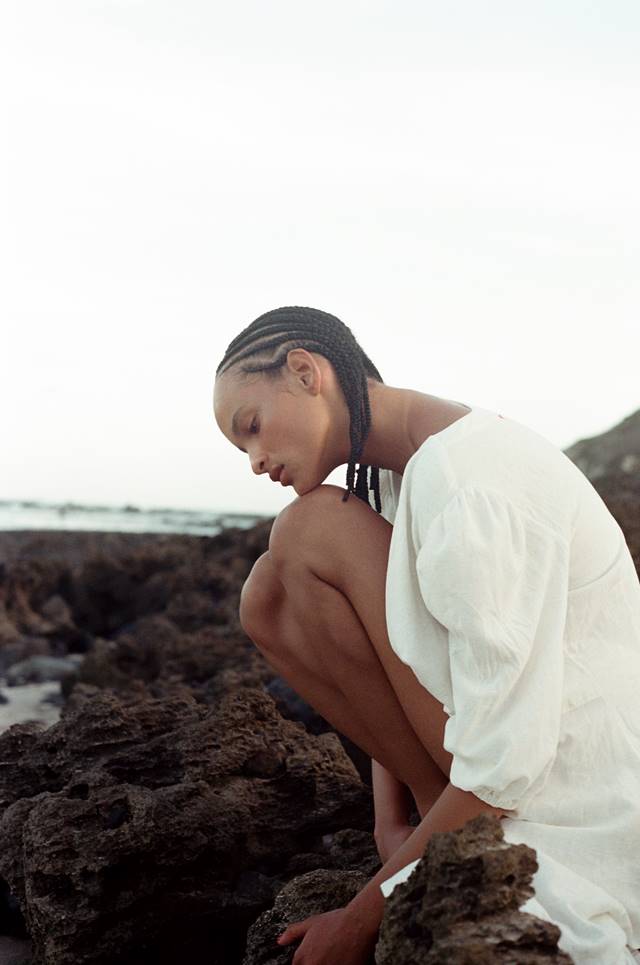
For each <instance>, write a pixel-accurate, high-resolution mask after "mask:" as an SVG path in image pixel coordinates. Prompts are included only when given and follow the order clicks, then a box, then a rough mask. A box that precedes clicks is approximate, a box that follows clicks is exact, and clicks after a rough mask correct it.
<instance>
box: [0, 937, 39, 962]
mask: <svg viewBox="0 0 640 965" xmlns="http://www.w3.org/2000/svg"><path fill="white" fill-rule="evenodd" d="M33 963H34V959H33V954H32V951H31V942H30V941H28V939H24V938H11V937H9V936H6V935H0V965H33Z"/></svg>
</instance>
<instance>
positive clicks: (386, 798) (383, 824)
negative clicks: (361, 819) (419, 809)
mask: <svg viewBox="0 0 640 965" xmlns="http://www.w3.org/2000/svg"><path fill="white" fill-rule="evenodd" d="M371 781H372V784H373V804H374V811H375V830H376V832H379V831H382V830H384V829H385V828H389V827H393V826H397V825H403V824H408V823H409V813H410V810H411V801H412V795H411V791H410V790H409V788H408V787H407V785H406V784H403V783H402V781H399V780H398V778H397V777H394V775H393V774H391V773H390V772H389V771H388V770H387V769H386V768H384V767H383V766H382V764H380V763H378V761H376V760H374V759H373V758H372V759H371Z"/></svg>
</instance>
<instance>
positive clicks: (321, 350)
mask: <svg viewBox="0 0 640 965" xmlns="http://www.w3.org/2000/svg"><path fill="white" fill-rule="evenodd" d="M294 348H304V349H307V351H309V352H317V353H318V354H319V355H323V356H324V357H325V358H326V359H328V360H329V361H330V362H331V364H332V365H333V367H334V369H335V372H336V376H337V378H338V381H339V383H340V387H341V389H342V392H343V394H344V397H345V400H346V403H347V406H348V409H349V415H350V423H349V437H350V440H351V453H350V456H349V463H348V467H347V488H346V490H345V493H344V495H343V497H342V501H343V502H346V501H347V499H348V498H349V495H350V493H355V495H356V496H358V497H359V498H360V499H362V500H364V502H365V503H367V504H368V503H369V491H370V490H371V491H373V494H374V499H375V506H376V510H377V511H378V512H380V511H381V503H380V481H379V473H378V467H377V466H372V467H371V479H370V481H369V479H368V471H369V466H366V465H364V464H362V463H360V465H359V466H358V472H357V480H356V481H355V483H354V479H355V478H356V463H357V462H359V459H360V456H361V455H362V450H363V448H364V444H365V441H366V439H367V436H368V434H369V430H370V428H371V409H370V406H369V391H368V388H367V376H370V377H371V378H373V379H375V380H376V382H382V376H381V375H380V373H379V372H378V370H377V368H376V367H375V365H374V364H373V362H372V361H371V359H369V357H368V356H367V355H366V354H365V353H364V352H363V350H362V349H361V348H360V346H359V345H358V343H357V341H356V339H355V336H354V335H353V333H352V331H351V329H350V328H348V327H347V326H346V325H345V324H344V322H341V321H340V319H339V318H336V316H335V315H330V314H329V313H328V312H321V311H319V310H318V309H315V308H300V307H298V306H289V307H285V308H275V309H273V311H270V312H265V314H264V315H260V316H259V317H258V318H256V319H255V321H253V322H251V324H250V325H248V326H247V327H246V328H245V329H244V330H243V331H242V332H240V334H239V335H238V336H237V337H236V338H234V340H233V341H232V342H231V343H230V344H229V346H228V347H227V351H226V352H225V356H224V358H223V359H222V361H221V362H220V365H219V366H218V368H217V369H216V376H217V375H221V374H222V373H223V372H225V371H226V370H227V369H228V368H230V367H231V366H232V365H236V364H237V363H238V362H244V365H242V367H241V371H242V372H246V373H249V372H265V373H267V374H269V373H274V374H275V373H276V372H278V371H279V370H280V369H281V368H282V367H283V366H284V364H285V363H286V361H287V355H288V353H289V352H290V351H291V349H294ZM264 355H267V357H268V359H260V360H257V361H254V362H246V361H245V359H249V358H255V356H264Z"/></svg>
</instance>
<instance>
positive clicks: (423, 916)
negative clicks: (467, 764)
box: [375, 814, 572, 965]
mask: <svg viewBox="0 0 640 965" xmlns="http://www.w3.org/2000/svg"><path fill="white" fill-rule="evenodd" d="M537 868H538V864H537V862H536V855H535V851H534V850H533V849H532V848H529V847H527V846H526V845H524V844H508V843H507V842H506V841H505V840H504V835H503V833H502V828H501V825H500V820H499V819H498V818H496V817H493V816H492V815H488V814H480V815H479V816H478V817H477V818H474V820H472V821H469V822H468V823H467V824H466V825H465V826H464V828H462V829H460V830H459V831H452V832H448V833H446V834H434V835H433V837H432V838H431V840H430V841H429V843H428V845H427V848H426V850H425V854H424V857H423V858H422V859H421V860H420V862H419V863H418V864H417V865H416V867H415V868H414V869H413V871H412V873H411V875H410V876H409V878H407V880H406V881H403V882H401V883H400V884H398V885H396V887H395V888H394V889H393V891H392V892H391V894H390V895H389V897H388V898H387V900H386V904H385V913H384V917H383V919H382V923H381V926H380V935H379V939H378V944H377V946H376V953H375V961H376V965H444V963H446V965H472V963H473V965H542V963H548V962H554V963H557V965H561V963H562V965H569V963H571V961H572V959H571V958H570V956H568V955H566V954H565V953H564V952H562V951H560V950H559V949H558V947H557V943H558V938H559V937H560V929H559V928H558V927H557V926H556V925H553V924H551V923H550V922H546V921H542V920H541V919H540V918H536V917H535V916H534V915H529V914H527V913H526V912H522V911H519V910H518V909H519V907H520V906H521V905H522V904H523V902H525V901H526V900H527V898H530V897H531V896H532V895H533V893H534V891H533V887H532V885H531V879H532V877H533V875H534V873H535V872H536V871H537Z"/></svg>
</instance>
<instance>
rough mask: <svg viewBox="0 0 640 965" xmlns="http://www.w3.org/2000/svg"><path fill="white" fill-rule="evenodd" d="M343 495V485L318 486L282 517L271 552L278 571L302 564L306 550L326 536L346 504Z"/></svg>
mask: <svg viewBox="0 0 640 965" xmlns="http://www.w3.org/2000/svg"><path fill="white" fill-rule="evenodd" d="M343 492H344V490H342V489H341V488H340V487H339V486H332V485H330V484H327V483H325V484H323V485H321V486H316V488H315V489H312V490H311V491H310V492H308V493H305V494H304V495H303V496H298V498H297V499H294V501H293V502H292V503H289V504H288V506H285V508H284V509H283V510H282V511H281V512H280V513H279V514H278V516H277V517H276V519H275V521H274V523H273V526H272V527H271V535H270V538H269V553H270V556H271V561H272V564H273V566H274V567H275V569H276V571H277V572H280V571H281V570H282V568H283V567H284V566H285V565H286V564H288V563H291V562H295V561H298V562H299V561H300V558H301V556H302V555H303V554H304V552H305V550H308V549H309V548H310V546H312V545H313V544H314V543H316V542H317V541H318V540H320V539H321V538H322V535H323V533H324V534H325V535H326V532H327V530H328V529H330V528H331V520H332V517H333V515H334V514H335V513H336V512H337V510H338V508H339V506H340V504H341V503H342V495H343ZM353 498H354V499H355V497H353ZM345 508H346V507H345Z"/></svg>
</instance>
